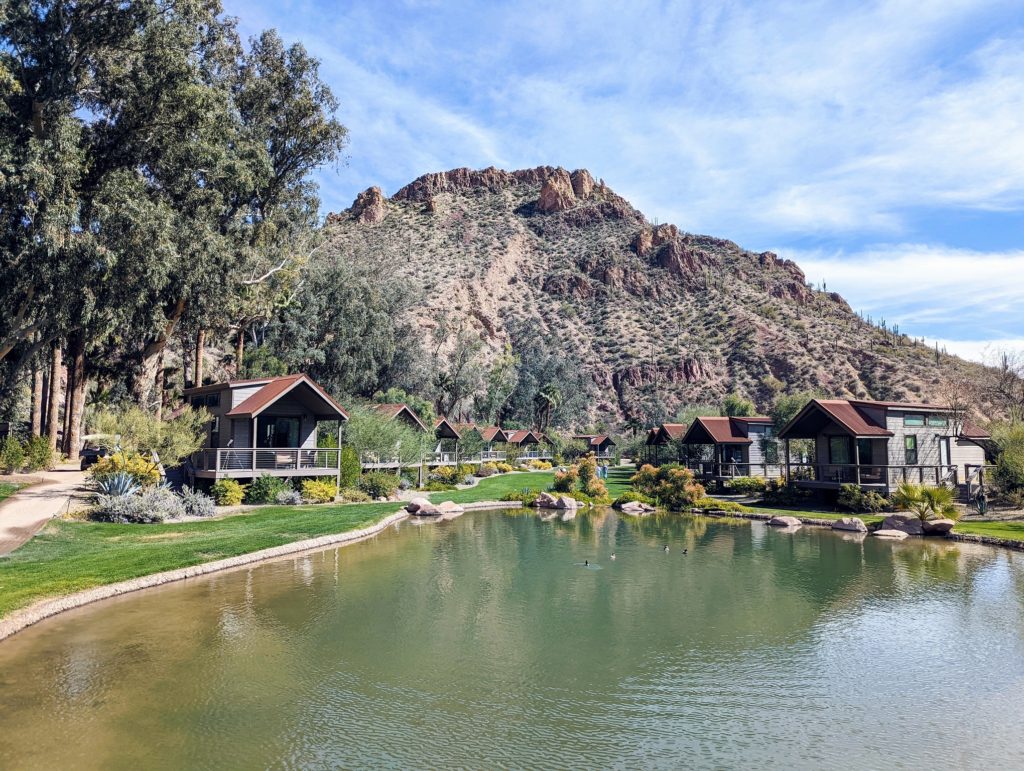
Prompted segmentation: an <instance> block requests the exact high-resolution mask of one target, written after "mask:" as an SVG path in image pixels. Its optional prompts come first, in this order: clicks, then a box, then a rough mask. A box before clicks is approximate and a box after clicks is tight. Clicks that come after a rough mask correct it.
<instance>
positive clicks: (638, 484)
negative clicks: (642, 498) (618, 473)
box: [629, 463, 664, 497]
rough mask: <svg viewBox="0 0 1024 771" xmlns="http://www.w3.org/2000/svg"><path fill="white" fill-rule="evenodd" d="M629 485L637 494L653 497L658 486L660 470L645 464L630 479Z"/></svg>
mask: <svg viewBox="0 0 1024 771" xmlns="http://www.w3.org/2000/svg"><path fill="white" fill-rule="evenodd" d="M663 468H664V467H663ZM629 483H630V484H631V485H632V486H633V489H634V490H636V491H637V492H640V493H643V494H644V495H646V496H648V497H651V496H652V495H653V494H654V489H655V488H656V487H657V485H658V469H657V468H656V467H654V466H652V465H651V464H650V463H645V464H644V465H642V466H641V467H640V468H639V469H637V470H636V473H634V474H633V476H631V477H630V478H629Z"/></svg>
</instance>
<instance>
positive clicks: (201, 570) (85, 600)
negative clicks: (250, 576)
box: [0, 501, 522, 641]
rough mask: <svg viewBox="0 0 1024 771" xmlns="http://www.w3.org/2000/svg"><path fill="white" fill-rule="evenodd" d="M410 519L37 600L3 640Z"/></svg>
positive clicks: (16, 617) (0, 629) (0, 622)
mask: <svg viewBox="0 0 1024 771" xmlns="http://www.w3.org/2000/svg"><path fill="white" fill-rule="evenodd" d="M521 505H522V504H520V503H518V502H509V501H478V502H476V503H467V504H464V505H463V508H465V510H466V511H472V510H474V509H505V508H518V507H520V506H521ZM408 518H409V513H408V512H406V511H404V510H402V511H398V512H396V513H394V514H391V515H389V516H387V517H384V519H382V520H380V521H379V522H375V523H374V524H372V525H368V526H367V527H362V528H359V529H358V530H348V531H346V532H344V533H335V534H332V535H322V536H320V537H318V538H307V539H306V540H303V541H295V542H294V543H286V544H282V545H281V546H274V547H272V548H270V549H260V550H259V551H253V552H248V553H247V554H239V555H237V556H235V557H227V558H226V559H221V560H214V561H213V562H203V563H201V564H199V565H192V566H190V567H187V568H176V569H175V570H165V571H163V572H161V573H151V574H149V575H146V576H139V577H138V578H132V579H129V580H128V581H119V582H117V583H115V584H106V585H104V586H96V587H93V588H92V589H84V590H83V591H80V592H75V593H74V594H68V595H65V596H63V597H53V598H50V599H45V600H38V601H37V602H34V603H32V604H31V605H29V606H27V607H25V608H21V609H19V610H16V611H14V612H13V613H11V615H9V616H7V617H6V618H3V619H0V641H2V640H6V639H7V638H8V637H10V636H11V635H14V634H17V633H18V632H20V631H22V630H23V629H26V628H28V627H30V626H32V625H33V624H38V623H39V622H40V621H44V620H46V619H48V618H52V617H53V616H56V615H58V614H60V613H64V612H65V611H68V610H74V609H75V608H81V607H83V606H85V605H91V604H92V603H94V602H100V601H101V600H108V599H111V598H112V597H120V596H121V595H123V594H130V593H131V592H137V591H141V590H142V589H150V588H153V587H155V586H164V585H166V584H170V583H174V582H176V581H184V580H185V579H188V578H197V577H199V576H207V575H210V574H211V573H220V572H222V571H225V570H231V569H233V568H239V567H245V566H251V565H255V564H257V563H261V562H271V561H273V560H276V559H280V558H281V557H290V556H294V555H295V554H299V553H302V552H308V551H316V550H318V549H326V548H328V547H330V546H348V545H350V544H353V543H356V542H358V541H363V540H366V539H367V538H370V537H372V536H374V535H377V534H378V533H380V532H382V531H384V530H386V529H387V528H389V527H391V526H392V525H395V524H397V523H399V522H401V521H403V520H405V519H408Z"/></svg>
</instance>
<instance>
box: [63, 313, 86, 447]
mask: <svg viewBox="0 0 1024 771" xmlns="http://www.w3.org/2000/svg"><path fill="white" fill-rule="evenodd" d="M70 353H71V373H70V377H69V378H68V398H67V401H66V411H67V414H68V431H67V441H66V442H65V443H64V452H66V453H67V456H68V460H69V461H71V462H72V463H74V462H76V461H77V460H78V452H79V450H80V449H81V447H80V445H81V443H82V414H83V413H84V412H85V389H86V386H87V385H88V383H87V381H86V379H85V335H84V334H82V333H79V334H77V335H75V336H74V337H73V338H72V339H71V351H70Z"/></svg>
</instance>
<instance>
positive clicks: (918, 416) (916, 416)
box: [903, 412, 928, 428]
mask: <svg viewBox="0 0 1024 771" xmlns="http://www.w3.org/2000/svg"><path fill="white" fill-rule="evenodd" d="M918 420H920V421H921V422H920V423H918V422H914V421H918ZM927 423H928V420H927V418H925V416H924V413H922V412H905V413H904V414H903V427H904V428H924V427H925V426H926V425H927Z"/></svg>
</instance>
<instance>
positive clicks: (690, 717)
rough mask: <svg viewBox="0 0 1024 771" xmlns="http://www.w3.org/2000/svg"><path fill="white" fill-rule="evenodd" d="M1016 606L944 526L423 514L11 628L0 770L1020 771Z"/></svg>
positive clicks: (1019, 588) (1008, 555) (1023, 651)
mask: <svg viewBox="0 0 1024 771" xmlns="http://www.w3.org/2000/svg"><path fill="white" fill-rule="evenodd" d="M665 544H668V545H669V546H670V550H669V551H668V552H665V551H664V548H663V547H664V545H665ZM684 549H688V554H683V550H684ZM612 552H615V553H616V554H617V558H616V559H615V560H611V559H610V554H611V553H612ZM584 560H590V561H591V562H592V563H594V565H593V566H592V567H593V568H595V569H590V568H587V567H584V566H582V565H581V564H579V563H582V562H583V561H584ZM596 568H599V569H596ZM1022 600H1024V555H1021V554H1017V553H1013V552H1009V551H1004V550H998V549H990V548H985V547H977V546H970V545H964V544H953V543H949V542H939V541H927V542H922V541H920V540H918V541H915V542H904V543H895V542H889V541H883V540H879V539H870V538H869V539H867V540H863V541H856V540H853V539H852V538H851V537H847V538H845V539H844V538H843V537H842V536H840V535H837V534H833V533H832V532H830V531H827V530H820V529H814V528H804V529H802V530H800V531H798V532H796V533H788V532H777V531H772V530H771V529H769V528H768V527H766V526H765V525H763V524H761V523H749V522H730V521H717V520H705V519H691V518H684V517H665V518H656V519H647V520H639V521H638V520H629V519H626V518H621V519H620V518H619V517H618V516H616V515H615V514H614V513H610V512H608V513H602V514H595V515H589V516H584V517H580V518H577V519H576V520H575V521H573V522H566V523H563V522H552V521H540V520H539V519H538V518H537V517H536V516H534V515H526V514H511V513H501V512H477V513H470V514H467V515H466V516H464V517H462V518H461V519H458V520H455V521H454V522H449V523H443V524H437V525H434V524H431V525H417V524H415V523H411V522H407V523H403V524H402V525H400V526H399V527H396V528H393V529H389V530H388V531H387V532H385V533H383V534H381V535H379V536H377V537H376V538H374V539H372V540H370V541H366V542H364V543H361V544H358V545H354V546H350V547H345V548H340V549H332V550H328V551H322V552H316V553H313V554H308V555H302V556H299V557H296V558H294V559H289V560H286V561H279V562H275V563H271V564H266V565H262V566H259V567H254V568H250V569H246V570H241V571H236V572H231V573H225V574H222V575H216V576H211V577H207V578H203V579H196V580H193V581H190V582H187V583H182V584H176V585H171V586H168V587H163V588H161V589H157V590H150V591H146V592H141V593H138V594H134V595H130V596H126V597H123V598H119V599H117V600H114V601H109V602H105V603H100V604H97V605H94V606H91V607H88V608H83V609H80V610H77V611H74V612H71V613H68V614H65V615H63V616H60V617H57V618H55V619H51V620H50V621H47V622H44V623H42V624H40V625H38V626H36V627H33V628H31V629H29V630H26V631H25V632H23V633H21V634H18V635H16V636H15V637H13V638H11V639H10V640H8V641H6V642H4V643H2V644H0V768H3V769H18V768H47V769H52V768H147V769H148V768H182V769H185V768H189V769H191V768H214V767H217V768H225V767H226V768H337V767H348V768H351V767H374V768H377V767H395V768H398V767H400V768H411V767H452V766H461V767H472V768H494V767H560V768H566V767H573V768H594V767H609V766H614V767H620V768H648V767H664V768H671V767H715V768H735V767H748V768H750V767H753V768H769V767H779V766H788V767H792V768H844V769H847V768H894V767H905V768H920V767H930V768H947V767H950V768H962V767H976V768H1005V767H1021V766H1022V765H1024V737H1022V728H1021V726H1022V725H1024V690H1022V686H1024V604H1022Z"/></svg>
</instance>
